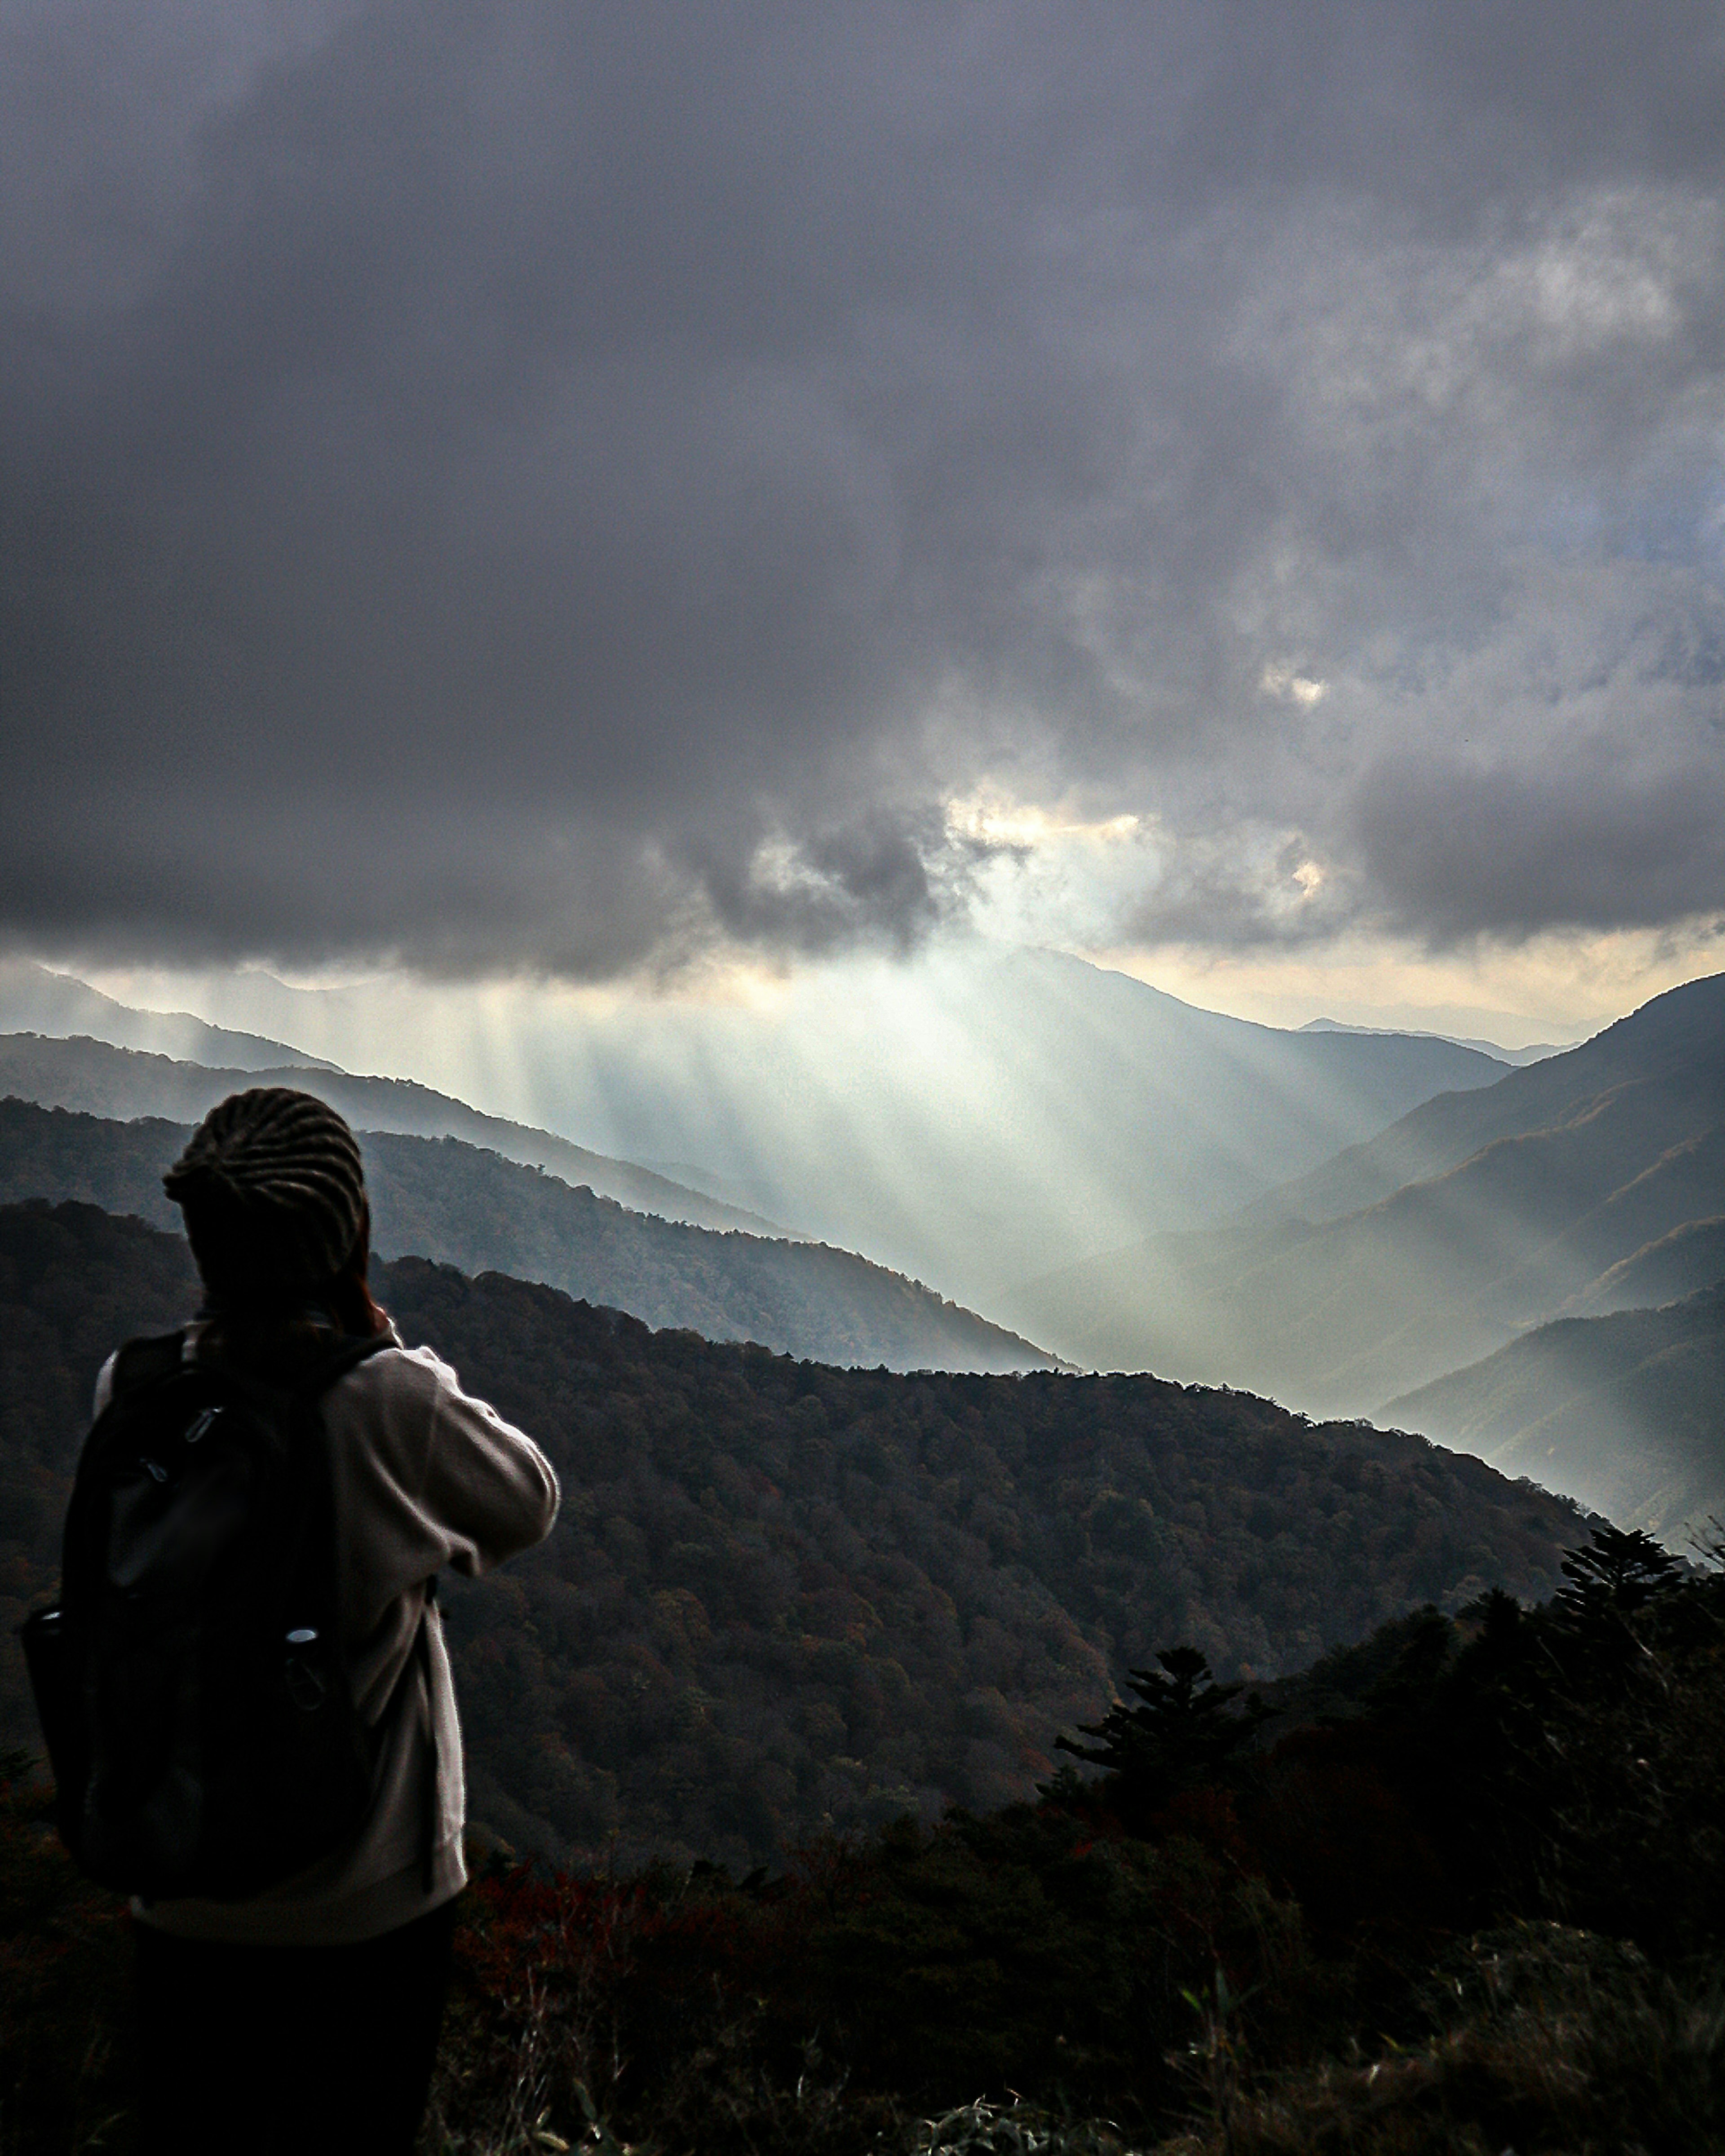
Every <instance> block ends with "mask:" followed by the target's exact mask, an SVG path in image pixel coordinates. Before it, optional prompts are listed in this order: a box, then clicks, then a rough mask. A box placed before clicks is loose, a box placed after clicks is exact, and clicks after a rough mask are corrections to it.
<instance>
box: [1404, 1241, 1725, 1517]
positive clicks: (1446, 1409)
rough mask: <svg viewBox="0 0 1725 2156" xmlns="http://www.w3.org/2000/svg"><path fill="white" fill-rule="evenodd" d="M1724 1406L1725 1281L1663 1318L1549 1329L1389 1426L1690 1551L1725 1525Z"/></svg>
mask: <svg viewBox="0 0 1725 2156" xmlns="http://www.w3.org/2000/svg"><path fill="white" fill-rule="evenodd" d="M1722 1402H1725V1281H1721V1282H1719V1283H1718V1284H1717V1285H1716V1286H1712V1287H1708V1288H1704V1289H1702V1291H1701V1292H1700V1293H1699V1294H1697V1295H1692V1296H1686V1298H1685V1299H1684V1300H1683V1301H1681V1302H1676V1303H1671V1304H1670V1305H1668V1306H1666V1307H1665V1308H1663V1309H1660V1310H1630V1311H1623V1312H1618V1313H1617V1314H1615V1315H1614V1316H1611V1317H1583V1318H1563V1319H1560V1320H1558V1322H1555V1323H1553V1324H1551V1325H1543V1326H1541V1327H1539V1329H1538V1332H1532V1333H1529V1334H1528V1335H1527V1337H1525V1338H1523V1339H1521V1340H1517V1341H1515V1342H1512V1344H1511V1345H1510V1346H1509V1347H1504V1348H1501V1349H1500V1350H1499V1351H1498V1353H1497V1354H1495V1355H1492V1356H1489V1357H1487V1358H1486V1360H1485V1361H1484V1362H1482V1363H1475V1364H1474V1366H1473V1367H1472V1368H1471V1369H1466V1370H1457V1371H1455V1372H1454V1373H1452V1374H1451V1375H1450V1376H1449V1377H1446V1378H1439V1379H1438V1380H1437V1382H1436V1383H1435V1384H1430V1385H1423V1386H1421V1387H1420V1389H1419V1390H1418V1391H1417V1392H1412V1393H1408V1394H1404V1395H1403V1397H1402V1398H1401V1399H1396V1400H1392V1401H1391V1402H1390V1403H1389V1405H1388V1406H1387V1407H1385V1408H1384V1409H1383V1410H1382V1411H1381V1414H1380V1415H1379V1417H1378V1419H1379V1420H1380V1421H1383V1422H1384V1423H1387V1424H1394V1425H1395V1426H1396V1427H1397V1428H1400V1429H1409V1430H1422V1431H1424V1432H1425V1434H1426V1435H1428V1436H1430V1437H1435V1438H1438V1439H1440V1440H1442V1441H1443V1442H1444V1443H1445V1444H1446V1445H1459V1446H1461V1448H1463V1449H1464V1450H1466V1451H1468V1452H1473V1453H1477V1454H1478V1455H1480V1456H1481V1458H1482V1459H1485V1460H1489V1461H1490V1462H1491V1465H1492V1466H1495V1467H1498V1468H1501V1469H1502V1471H1503V1472H1504V1473H1505V1474H1506V1475H1527V1476H1532V1478H1533V1479H1534V1480H1536V1481H1539V1482H1541V1483H1543V1484H1544V1485H1545V1486H1546V1487H1547V1488H1548V1489H1553V1490H1561V1491H1565V1492H1566V1493H1567V1494H1568V1496H1572V1497H1574V1498H1576V1499H1578V1500H1579V1501H1580V1502H1581V1503H1583V1504H1584V1505H1587V1506H1589V1507H1592V1508H1594V1510H1596V1511H1599V1512H1606V1513H1609V1515H1610V1517H1611V1518H1612V1519H1614V1520H1615V1521H1617V1522H1620V1524H1621V1525H1623V1526H1625V1527H1645V1528H1646V1529H1647V1531H1648V1532H1650V1533H1652V1534H1657V1535H1661V1536H1662V1537H1665V1539H1666V1541H1668V1542H1669V1543H1671V1546H1672V1548H1677V1549H1682V1548H1686V1547H1687V1544H1688V1538H1689V1534H1690V1532H1692V1531H1695V1530H1700V1529H1702V1528H1704V1527H1706V1526H1707V1522H1709V1521H1710V1520H1713V1521H1717V1520H1725V1413H1722V1407H1721V1403H1722Z"/></svg>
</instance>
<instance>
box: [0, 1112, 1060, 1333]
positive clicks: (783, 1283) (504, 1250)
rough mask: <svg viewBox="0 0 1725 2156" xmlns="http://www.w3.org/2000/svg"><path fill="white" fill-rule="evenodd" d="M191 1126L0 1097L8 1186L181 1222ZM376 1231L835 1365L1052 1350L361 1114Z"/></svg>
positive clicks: (893, 1281)
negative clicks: (179, 1195)
mask: <svg viewBox="0 0 1725 2156" xmlns="http://www.w3.org/2000/svg"><path fill="white" fill-rule="evenodd" d="M189 1135H190V1127H189V1126H188V1125H186V1124H177V1123H172V1122H164V1121H162V1120H160V1119H157V1118H154V1117H140V1118H138V1119H136V1120H135V1121H133V1122H124V1123H122V1122H115V1121H112V1120H107V1119H104V1118H101V1117H99V1116H88V1115H85V1114H83V1113H81V1112H80V1111H74V1110H69V1109H64V1108H44V1107H41V1106H38V1105H37V1104H36V1103H34V1102H27V1101H18V1100H16V1099H6V1100H0V1199H4V1200H11V1201H19V1200H23V1199H28V1198H44V1199H49V1200H50V1201H64V1200H66V1199H75V1200H80V1201H82V1202H85V1203H94V1204H99V1205H100V1206H102V1207H103V1208H104V1209H105V1210H107V1211H110V1212H116V1213H130V1214H136V1215H137V1216H139V1217H141V1219H145V1220H147V1221H149V1222H150V1223H151V1225H152V1226H155V1227H157V1228H160V1229H166V1230H167V1231H168V1232H169V1233H171V1234H176V1235H177V1233H178V1230H179V1215H178V1213H177V1209H175V1207H174V1206H173V1204H172V1202H171V1201H170V1200H169V1199H168V1197H167V1193H166V1192H165V1191H164V1190H163V1189H162V1182H161V1177H162V1168H164V1166H165V1165H166V1164H167V1163H168V1162H169V1161H171V1160H172V1158H174V1157H175V1155H176V1154H177V1152H179V1150H180V1149H181V1147H182V1145H183V1144H184V1142H185V1141H186V1139H187V1137H188V1136H189ZM357 1135H358V1137H359V1140H360V1145H361V1148H362V1152H363V1154H364V1156H365V1163H366V1178H367V1186H368V1188H369V1192H370V1196H371V1204H372V1243H373V1248H374V1249H375V1250H377V1252H378V1253H379V1254H380V1255H382V1256H385V1257H391V1256H398V1255H404V1254H407V1253H408V1252H412V1253H415V1254H417V1255H423V1256H428V1257H430V1258H433V1259H435V1260H440V1261H443V1262H447V1263H453V1264H456V1265H459V1266H460V1267H461V1268H462V1270H465V1271H468V1272H474V1273H478V1272H485V1271H492V1270H495V1271H500V1272H507V1273H509V1274H511V1275H512V1276H516V1277H518V1278H522V1279H526V1280H529V1281H543V1282H544V1283H545V1284H547V1286H552V1287H556V1288H559V1289H562V1291H565V1292H567V1293H569V1294H572V1295H575V1296H579V1297H583V1298H585V1299H586V1300H588V1301H593V1302H603V1303H608V1304H612V1305H614V1306H616V1307H617V1308H619V1309H620V1310H624V1311H626V1312H629V1313H630V1314H631V1315H633V1316H634V1317H638V1318H639V1319H641V1320H642V1321H643V1322H645V1323H647V1324H649V1325H652V1326H655V1327H663V1326H668V1325H669V1326H683V1327H690V1328H691V1329H693V1330H694V1331H696V1332H701V1333H702V1334H703V1335H704V1336H705V1337H708V1338H710V1339H716V1340H756V1341H759V1342H761V1343H762V1345H764V1346H766V1347H770V1348H773V1349H774V1350H777V1351H780V1352H784V1353H795V1354H798V1355H804V1356H812V1357H814V1358H816V1359H818V1360H820V1361H823V1362H827V1363H834V1364H838V1365H853V1364H860V1365H863V1366H865V1367H869V1368H872V1367H874V1366H875V1365H876V1364H885V1365H886V1366H888V1367H889V1368H894V1369H901V1370H903V1369H916V1368H942V1369H974V1370H984V1371H988V1370H995V1371H999V1370H1014V1369H1046V1368H1054V1367H1055V1358H1053V1357H1052V1356H1050V1355H1046V1354H1045V1353H1043V1352H1042V1351H1041V1350H1040V1348H1037V1347H1033V1346H1032V1345H1031V1343H1030V1342H1029V1341H1025V1340H1021V1339H1019V1338H1018V1337H1016V1336H1015V1335H1014V1334H1012V1333H1010V1332H1007V1331H1005V1330H1004V1328H1003V1327H999V1326H995V1325H993V1324H991V1323H990V1322H988V1320H987V1319H986V1318H983V1317H978V1315H977V1314H976V1313H975V1312H972V1311H968V1310H964V1309H963V1308H961V1307H960V1306H957V1305H956V1304H953V1303H952V1302H949V1301H945V1300H944V1299H943V1298H942V1297H941V1296H938V1295H937V1294H936V1293H935V1292H934V1291H932V1289H930V1288H927V1287H925V1286H922V1283H921V1282H920V1281H909V1280H906V1279H905V1278H903V1277H902V1276H901V1275H898V1274H895V1273H890V1272H888V1271H887V1270H886V1269H885V1268H884V1267H881V1266H878V1265H870V1263H869V1261H868V1260H866V1259H864V1258H860V1257H857V1256H856V1255H855V1254H854V1253H852V1252H850V1251H848V1250H833V1249H830V1248H829V1247H828V1246H827V1245H824V1244H815V1243H807V1242H793V1241H790V1240H787V1239H783V1238H780V1239H778V1240H769V1239H768V1238H764V1237H761V1236H755V1235H746V1234H743V1233H742V1232H741V1231H739V1230H737V1229H722V1230H721V1229H709V1228H701V1227H696V1226H692V1225H690V1224H686V1223H683V1222H674V1221H667V1220H664V1219H660V1218H658V1217H657V1216H656V1215H654V1214H641V1213H634V1212H631V1211H629V1209H626V1208H624V1207H623V1206H621V1205H619V1204H618V1203H617V1201H616V1200H615V1199H610V1198H606V1197H603V1196H599V1195H598V1194H596V1193H593V1191H592V1190H590V1189H588V1188H572V1187H571V1186H570V1185H569V1184H567V1183H564V1182H563V1181H562V1180H561V1179H560V1178H557V1177H556V1176H554V1175H551V1174H547V1173H546V1172H545V1171H544V1170H542V1169H536V1168H527V1167H526V1166H523V1165H522V1164H521V1163H516V1162H513V1161H506V1160H505V1159H504V1158H502V1157H501V1155H499V1154H496V1153H493V1152H486V1151H485V1150H483V1149H481V1148H480V1147H473V1146H470V1145H468V1144H467V1143H466V1142H465V1141H463V1140H461V1139H459V1138H451V1137H441V1138H422V1137H413V1136H412V1135H409V1134H404V1133H401V1132H375V1131H367V1130H364V1129H361V1130H360V1131H359V1132H358V1133H357Z"/></svg>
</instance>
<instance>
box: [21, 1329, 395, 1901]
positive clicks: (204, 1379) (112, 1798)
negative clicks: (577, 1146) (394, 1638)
mask: <svg viewBox="0 0 1725 2156" xmlns="http://www.w3.org/2000/svg"><path fill="white" fill-rule="evenodd" d="M184 1338H185V1336H184V1335H183V1334H182V1333H177V1332H176V1333H172V1334H170V1335H168V1336H167V1337H166V1338H163V1339H159V1340H137V1341H133V1342H130V1343H128V1345H127V1346H126V1347H123V1348H122V1349H121V1352H120V1355H119V1357H118V1359H117V1361H116V1365H115V1370H114V1383H113V1392H112V1396H111V1398H110V1400H109V1403H108V1404H107V1406H106V1407H105V1409H103V1411H102V1413H101V1414H100V1415H99V1416H98V1417H97V1418H96V1420H95V1424H94V1425H93V1427H92V1428H91V1430H90V1435H89V1436H88V1438H86V1440H85V1445H84V1450H83V1452H82V1454H81V1455H80V1459H79V1462H78V1474H77V1480H76V1481H75V1483H74V1487H73V1491H72V1501H71V1505H70V1507H69V1510H68V1512H67V1515H66V1528H65V1542H64V1555H63V1561H62V1567H61V1573H60V1605H59V1609H49V1610H44V1611H40V1612H39V1613H38V1614H36V1615H35V1616H33V1617H32V1618H30V1619H29V1620H28V1621H27V1622H26V1624H25V1625H24V1626H23V1645H24V1650H25V1655H26V1658H27V1660H28V1666H29V1671H30V1680H31V1684H32V1686H33V1690H34V1691H35V1695H36V1705H37V1712H38V1713H39V1716H40V1717H41V1722H42V1730H43V1735H44V1738H45V1740H46V1742H47V1745H48V1752H49V1763H50V1765H51V1766H52V1768H53V1770H54V1780H55V1783H56V1785H57V1818H58V1823H59V1830H60V1834H61V1836H62V1838H63V1839H64V1842H65V1844H66V1846H67V1848H68V1849H69V1851H71V1853H72V1855H73V1856H74V1857H75V1858H76V1860H77V1861H78V1862H79V1864H80V1866H82V1867H83V1868H84V1870H85V1871H87V1872H88V1873H89V1874H90V1876H91V1877H92V1878H94V1879H95V1880H97V1881H100V1883H101V1884H102V1885H104V1886H110V1887H113V1888H115V1889H116V1890H117V1891H118V1892H122V1893H136V1894H141V1895H143V1896H145V1897H148V1898H151V1899H157V1898H170V1897H176V1896H181V1895H192V1894H195V1895H199V1896H204V1897H213V1898H215V1899H220V1900H234V1899H239V1898H243V1897H246V1896H248V1895H251V1894H255V1893H257V1892H260V1891H261V1890H262V1889H263V1888H264V1887H266V1886H272V1885H274V1884H275V1883H276V1882H277V1881H280V1880H283V1879H285V1878H288V1877H290V1876H292V1875H293V1874H294V1873H295V1872H296V1871H301V1870H303V1869H304V1868H305V1866H307V1865H309V1864H311V1863H313V1862H314V1861H316V1859H317V1858H319V1857H321V1856H326V1855H328V1854H329V1853H330V1852H331V1851H333V1850H334V1849H336V1847H338V1846H339V1845H340V1844H341V1842H342V1841H343V1840H345V1839H346V1838H347V1836H349V1835H351V1834H352V1832H353V1831H354V1830H356V1829H357V1826H358V1825H360V1823H361V1821H362V1820H363V1818H364V1816H365V1814H366V1811H367V1808H368V1806H369V1804H370V1801H371V1797H372V1784H373V1780H374V1778H375V1771H376V1767H377V1746H378V1743H379V1738H378V1736H377V1732H376V1731H375V1730H373V1729H371V1728H368V1727H367V1726H366V1724H365V1723H364V1722H363V1721H362V1718H361V1717H360V1715H359V1714H358V1712H357V1710H356V1708H355V1707H354V1704H353V1697H352V1689H351V1686H350V1682H349V1672H348V1666H347V1655H346V1653H345V1651H344V1649H343V1646H342V1641H341V1627H340V1624H339V1622H338V1613H337V1606H336V1584H337V1583H336V1535H335V1514H334V1504H333V1496H332V1487H331V1475H330V1463H329V1456H328V1447H327V1443H326V1438H325V1435H324V1430H323V1418H322V1415H321V1412H320V1410H319V1406H318V1402H319V1400H320V1399H321V1396H322V1394H324V1393H325V1392H326V1391H327V1390H328V1389H329V1388H330V1387H331V1385H332V1384H334V1383H335V1382H336V1379H337V1378H340V1377H341V1376H343V1375H344V1374H345V1373H347V1371H349V1370H351V1369H352V1368H353V1367H354V1365H355V1364H356V1363H359V1362H361V1361H362V1360H363V1359H364V1358H365V1357H367V1355H370V1354H372V1353H375V1352H376V1351H377V1349H378V1348H380V1347H387V1346H388V1345H389V1344H390V1342H389V1340H388V1337H382V1338H375V1339H367V1340H355V1339H346V1340H343V1341H342V1342H341V1343H340V1345H339V1346H338V1347H335V1348H334V1349H333V1350H332V1351H331V1353H329V1354H327V1355H326V1356H325V1357H324V1358H322V1359H321V1360H320V1361H318V1362H317V1363H315V1365H313V1367H311V1368H310V1369H309V1370H307V1371H306V1372H305V1374H304V1375H302V1376H300V1377H299V1378H297V1379H296V1380H295V1382H293V1383H291V1384H289V1385H285V1386H282V1385H273V1384H270V1383H264V1382H262V1381H260V1380H259V1378H257V1377H256V1376H254V1375H252V1374H249V1373H248V1372H247V1371H245V1370H244V1369H243V1368H239V1367H237V1366H235V1365H234V1364H232V1363H223V1362H221V1361H217V1360H211V1361H208V1362H201V1361H198V1360H195V1359H194V1360H190V1361H188V1360H187V1359H185V1357H184V1354H183V1346H184ZM425 1640H426V1634H425V1628H424V1625H423V1624H422V1625H421V1628H420V1634H419V1639H418V1642H417V1645H418V1646H419V1647H420V1648H421V1649H422V1650H423V1649H424V1646H425ZM412 1667H413V1664H412V1661H409V1663H408V1670H409V1671H410V1670H411V1669H412ZM406 1674H407V1672H406V1671H404V1672H403V1676H404V1677H405V1676H406ZM383 1719H384V1721H385V1722H387V1721H388V1716H387V1715H386V1716H385V1717H383ZM381 1726H382V1725H381V1724H380V1727H381Z"/></svg>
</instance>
